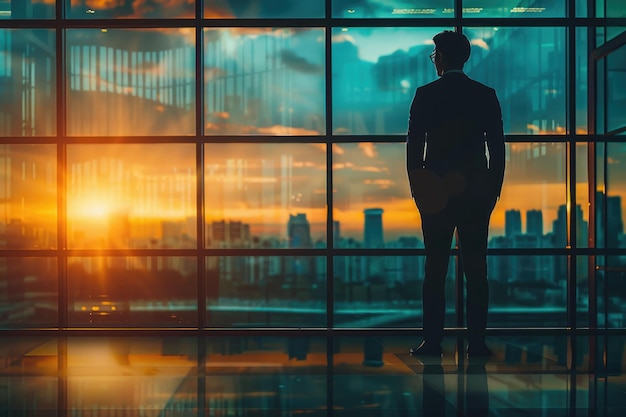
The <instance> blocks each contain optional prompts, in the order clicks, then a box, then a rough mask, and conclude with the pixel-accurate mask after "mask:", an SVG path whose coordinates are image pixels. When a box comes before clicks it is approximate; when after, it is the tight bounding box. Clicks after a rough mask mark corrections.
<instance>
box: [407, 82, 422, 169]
mask: <svg viewBox="0 0 626 417" xmlns="http://www.w3.org/2000/svg"><path fill="white" fill-rule="evenodd" d="M419 92H420V90H419V88H418V89H417V90H416V91H415V97H413V102H412V103H411V110H410V112H409V128H408V131H407V135H406V170H407V173H408V174H409V178H411V171H414V170H416V169H418V168H421V167H422V165H423V163H424V146H425V144H426V127H425V126H424V123H423V120H424V119H423V116H424V113H423V107H424V104H423V103H422V100H421V96H420V94H419Z"/></svg>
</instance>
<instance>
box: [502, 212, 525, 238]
mask: <svg viewBox="0 0 626 417" xmlns="http://www.w3.org/2000/svg"><path fill="white" fill-rule="evenodd" d="M521 234H522V215H521V213H520V211H519V210H507V211H506V213H504V235H505V236H506V237H510V238H512V237H514V236H517V235H521Z"/></svg>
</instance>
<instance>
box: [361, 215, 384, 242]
mask: <svg viewBox="0 0 626 417" xmlns="http://www.w3.org/2000/svg"><path fill="white" fill-rule="evenodd" d="M363 213H364V214H365V231H364V237H363V243H364V246H365V247H366V248H382V247H383V246H384V240H383V209H381V208H368V209H365V210H363Z"/></svg>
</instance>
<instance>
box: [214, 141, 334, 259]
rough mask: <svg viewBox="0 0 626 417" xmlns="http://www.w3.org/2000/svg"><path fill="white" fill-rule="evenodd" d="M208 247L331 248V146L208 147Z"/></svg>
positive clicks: (216, 145) (218, 145) (247, 145)
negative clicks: (328, 176) (328, 229)
mask: <svg viewBox="0 0 626 417" xmlns="http://www.w3.org/2000/svg"><path fill="white" fill-rule="evenodd" d="M204 173H205V187H206V188H205V198H206V199H205V204H206V207H205V215H206V217H205V221H206V235H207V241H206V245H207V247H212V248H250V247H254V248H314V247H316V248H319V247H325V246H326V213H327V210H326V145H324V144H270V143H266V144H211V145H207V146H206V148H205V155H204Z"/></svg>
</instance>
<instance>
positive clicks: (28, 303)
mask: <svg viewBox="0 0 626 417" xmlns="http://www.w3.org/2000/svg"><path fill="white" fill-rule="evenodd" d="M57 292H58V282H57V260H56V259H54V258H18V257H7V258H0V294H1V295H0V323H1V324H0V328H27V327H54V326H56V325H57V318H58V300H57Z"/></svg>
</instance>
